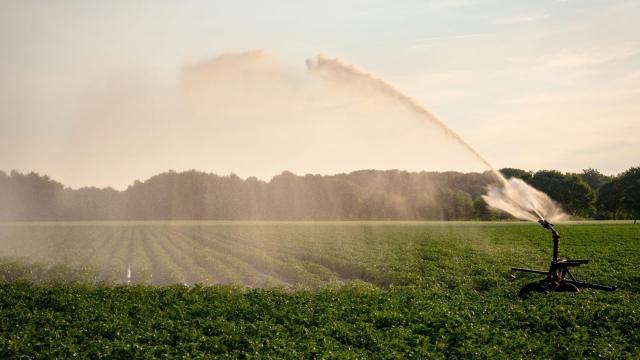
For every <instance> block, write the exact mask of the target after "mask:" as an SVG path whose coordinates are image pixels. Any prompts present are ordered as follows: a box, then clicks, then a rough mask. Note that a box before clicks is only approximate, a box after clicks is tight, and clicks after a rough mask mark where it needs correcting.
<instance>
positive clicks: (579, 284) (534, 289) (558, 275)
mask: <svg viewBox="0 0 640 360" xmlns="http://www.w3.org/2000/svg"><path fill="white" fill-rule="evenodd" d="M538 223H539V224H540V225H541V226H542V227H543V228H544V229H547V230H549V232H550V233H551V239H552V240H553V256H552V258H551V264H550V265H549V270H547V271H541V270H531V269H523V268H515V267H514V268H511V271H519V272H524V273H534V274H542V275H545V278H544V279H542V280H540V281H538V282H532V283H528V284H526V285H524V286H523V287H522V288H521V289H520V292H519V294H518V295H519V296H520V297H521V298H522V299H526V298H527V297H529V296H530V295H531V294H532V293H546V292H550V291H553V292H578V291H579V289H582V288H590V289H596V290H604V291H615V290H616V289H617V288H616V287H615V286H607V285H599V284H594V283H590V282H587V281H584V280H578V279H576V278H575V277H574V276H573V274H571V271H569V268H571V267H578V266H580V265H582V264H588V263H589V260H584V259H582V260H578V259H562V260H558V246H559V244H560V234H559V233H558V231H557V230H556V229H555V227H554V226H553V224H552V223H550V222H549V221H547V220H546V219H544V218H542V217H541V218H540V219H539V220H538Z"/></svg>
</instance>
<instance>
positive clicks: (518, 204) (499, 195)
mask: <svg viewBox="0 0 640 360" xmlns="http://www.w3.org/2000/svg"><path fill="white" fill-rule="evenodd" d="M306 64H307V69H308V70H309V71H310V72H312V73H314V74H317V75H319V76H320V77H322V78H323V79H327V80H329V81H331V82H333V83H336V84H338V85H341V86H349V87H351V88H355V89H358V90H360V91H367V92H370V93H376V94H378V95H382V96H383V97H385V98H386V99H388V100H391V101H393V102H395V103H396V104H398V105H400V106H403V107H404V108H406V109H408V110H409V111H411V112H412V113H413V114H415V115H416V116H418V117H420V118H422V119H425V120H426V121H428V122H430V123H432V124H434V125H436V126H437V127H438V128H439V129H440V130H442V131H443V132H444V133H445V134H446V135H447V136H448V137H449V138H451V139H453V140H455V141H456V142H457V143H458V144H460V145H461V146H463V147H464V148H465V149H467V150H468V151H469V152H471V153H472V154H473V155H474V156H475V157H476V158H477V159H478V160H479V161H481V162H482V163H483V164H484V165H485V166H487V167H488V168H489V169H490V170H491V171H492V172H493V174H494V175H495V176H496V178H497V179H498V180H499V182H500V185H498V186H496V185H493V186H490V187H489V189H488V191H487V195H484V196H483V198H484V200H485V201H486V202H487V204H489V206H491V207H492V208H495V209H499V210H503V211H506V212H508V213H509V214H511V215H513V216H514V217H516V218H518V219H522V220H529V221H537V220H538V219H540V218H546V219H549V220H553V221H557V220H562V219H563V218H566V215H565V214H564V213H563V212H562V209H561V208H560V207H559V206H558V204H556V203H555V202H554V201H553V200H551V198H549V196H547V195H546V194H545V193H543V192H541V191H538V190H536V189H534V188H533V187H532V186H530V185H528V184H527V183H525V182H524V181H522V180H520V179H517V178H511V179H505V178H504V176H502V174H500V173H499V172H498V171H496V170H495V169H494V168H493V166H492V165H491V164H490V163H489V162H488V161H487V160H486V159H485V158H484V157H483V156H482V155H480V153H478V152H477V151H476V150H475V149H474V148H473V147H471V145H469V144H468V143H467V142H466V141H464V139H463V138H462V137H461V136H460V135H458V134H457V133H456V132H455V131H453V130H452V129H450V128H449V127H448V126H447V125H446V124H445V123H444V122H443V121H442V120H440V119H439V118H438V117H437V116H435V115H434V114H433V113H431V112H430V111H429V110H427V109H426V108H424V107H423V106H422V105H420V103H419V102H418V101H416V100H415V99H413V98H411V97H409V96H407V95H405V94H403V93H402V92H400V91H399V90H398V89H396V88H395V87H393V86H392V85H391V84H388V83H387V82H385V81H384V80H382V79H379V78H377V77H375V76H374V75H372V74H370V73H368V72H366V71H364V70H362V69H359V68H357V67H355V66H354V65H350V64H347V63H346V62H344V61H342V60H340V59H331V58H328V57H326V56H322V55H321V56H318V58H317V60H316V61H313V60H311V59H308V60H307V62H306Z"/></svg>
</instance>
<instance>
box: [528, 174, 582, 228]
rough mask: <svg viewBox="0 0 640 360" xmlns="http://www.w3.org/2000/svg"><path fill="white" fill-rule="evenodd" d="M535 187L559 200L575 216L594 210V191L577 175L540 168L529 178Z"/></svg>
mask: <svg viewBox="0 0 640 360" xmlns="http://www.w3.org/2000/svg"><path fill="white" fill-rule="evenodd" d="M529 182H530V183H531V185H533V186H534V187H535V188H537V189H539V190H541V191H543V192H545V193H547V194H548V195H549V196H550V197H551V198H552V199H554V200H555V201H557V202H559V203H560V204H561V205H562V207H563V208H564V209H565V211H567V212H569V213H570V214H573V215H577V216H584V217H587V216H591V215H592V214H593V212H594V210H595V208H594V201H595V193H594V192H593V190H592V189H591V188H590V187H589V185H587V183H585V182H584V181H583V180H582V179H581V178H580V177H579V176H577V175H564V174H562V173H561V172H559V171H555V170H541V171H538V172H536V173H535V174H534V175H533V176H532V177H531V180H529Z"/></svg>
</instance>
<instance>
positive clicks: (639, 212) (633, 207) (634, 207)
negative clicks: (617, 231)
mask: <svg viewBox="0 0 640 360" xmlns="http://www.w3.org/2000/svg"><path fill="white" fill-rule="evenodd" d="M619 181H620V195H621V197H620V204H621V207H622V208H623V209H624V210H625V211H626V212H627V213H629V215H631V216H632V217H633V220H634V221H633V223H634V224H635V223H636V222H637V221H638V217H640V167H634V168H631V169H629V170H627V171H625V172H624V173H622V174H621V175H620V177H619Z"/></svg>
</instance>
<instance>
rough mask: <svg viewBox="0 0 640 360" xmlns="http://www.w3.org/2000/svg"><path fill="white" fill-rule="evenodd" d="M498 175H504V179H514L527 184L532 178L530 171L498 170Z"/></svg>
mask: <svg viewBox="0 0 640 360" xmlns="http://www.w3.org/2000/svg"><path fill="white" fill-rule="evenodd" d="M500 173H502V175H504V177H506V178H512V177H515V178H519V179H522V180H524V181H527V182H528V181H529V180H530V179H531V176H532V174H531V172H530V171H526V170H522V169H515V168H504V169H500Z"/></svg>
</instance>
